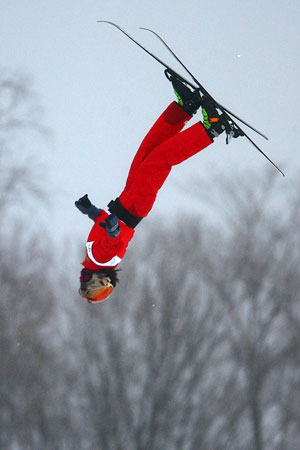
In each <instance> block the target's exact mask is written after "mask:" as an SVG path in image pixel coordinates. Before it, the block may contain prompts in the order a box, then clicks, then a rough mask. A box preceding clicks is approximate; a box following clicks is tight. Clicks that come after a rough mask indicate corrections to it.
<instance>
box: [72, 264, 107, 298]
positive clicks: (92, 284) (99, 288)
mask: <svg viewBox="0 0 300 450" xmlns="http://www.w3.org/2000/svg"><path fill="white" fill-rule="evenodd" d="M113 289H114V287H113V285H112V283H111V279H110V278H109V277H108V276H107V275H106V274H105V273H103V272H92V271H90V270H88V269H82V271H81V273H80V289H79V294H80V295H81V296H82V297H83V298H84V299H85V300H86V301H88V302H89V303H99V302H101V301H103V300H106V299H107V298H108V297H109V296H110V295H111V293H112V291H113Z"/></svg>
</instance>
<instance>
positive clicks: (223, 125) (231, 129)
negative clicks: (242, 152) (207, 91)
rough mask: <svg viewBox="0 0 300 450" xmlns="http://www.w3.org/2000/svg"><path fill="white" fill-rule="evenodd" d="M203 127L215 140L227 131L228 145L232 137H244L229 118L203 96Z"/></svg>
mask: <svg viewBox="0 0 300 450" xmlns="http://www.w3.org/2000/svg"><path fill="white" fill-rule="evenodd" d="M201 106H202V115H203V122H202V124H203V126H204V128H205V130H206V132H207V134H208V135H209V137H210V138H211V139H212V141H213V140H214V138H215V137H218V136H219V135H220V134H221V133H223V131H226V135H227V136H226V143H227V144H228V142H229V139H230V138H231V137H233V138H237V137H239V136H243V133H242V132H241V131H240V130H239V129H238V128H237V127H236V126H235V125H234V124H233V123H232V121H231V120H230V118H229V117H226V116H225V114H219V113H218V110H217V105H216V104H215V103H214V102H213V101H212V100H210V99H209V98H208V97H205V96H203V97H202V99H201Z"/></svg>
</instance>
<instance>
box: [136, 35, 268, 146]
mask: <svg viewBox="0 0 300 450" xmlns="http://www.w3.org/2000/svg"><path fill="white" fill-rule="evenodd" d="M140 30H146V31H150V33H153V34H154V35H155V36H156V37H158V39H159V40H160V41H161V42H162V43H163V45H164V46H165V47H166V48H167V49H168V51H169V52H170V53H171V54H172V55H173V56H174V58H175V59H176V61H178V62H179V64H180V65H181V66H182V67H183V68H184V69H185V71H186V72H187V73H188V74H189V75H190V77H191V78H192V79H193V80H194V82H195V83H196V84H197V86H198V87H199V88H200V89H201V91H202V92H203V93H204V94H205V95H206V96H207V97H209V98H210V99H211V100H213V101H214V103H216V104H217V105H218V107H219V108H220V109H222V110H224V111H226V112H227V113H228V114H230V115H231V116H233V117H235V118H236V119H237V120H239V121H240V122H242V123H243V124H244V125H246V126H247V127H248V128H251V130H253V131H255V132H256V133H257V134H259V135H260V136H262V137H263V138H264V139H266V140H268V138H267V136H266V135H264V134H263V133H262V132H261V131H259V130H257V129H256V128H254V127H253V126H252V125H250V124H249V123H248V122H246V121H245V120H243V119H241V118H240V117H239V116H237V115H236V114H234V113H233V112H232V111H230V110H229V109H227V108H225V106H223V105H221V103H219V102H216V100H215V99H214V98H213V97H212V96H211V95H210V94H209V92H207V90H206V89H205V88H204V87H203V86H202V84H201V83H200V82H199V81H198V80H197V78H196V77H195V76H194V75H193V74H192V72H190V70H189V69H188V68H187V67H186V65H185V64H184V63H183V62H182V61H181V60H180V59H179V58H178V56H177V55H176V54H175V53H174V51H173V50H172V49H171V47H169V45H168V44H167V43H166V41H165V40H164V39H163V38H162V37H161V36H160V35H159V34H158V33H156V31H153V30H150V28H144V27H140Z"/></svg>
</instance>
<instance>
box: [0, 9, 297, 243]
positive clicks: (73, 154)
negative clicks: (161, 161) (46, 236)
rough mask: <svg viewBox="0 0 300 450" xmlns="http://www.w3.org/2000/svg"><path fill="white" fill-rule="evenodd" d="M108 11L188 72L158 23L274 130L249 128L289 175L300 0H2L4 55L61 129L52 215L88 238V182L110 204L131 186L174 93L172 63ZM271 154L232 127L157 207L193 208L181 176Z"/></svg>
mask: <svg viewBox="0 0 300 450" xmlns="http://www.w3.org/2000/svg"><path fill="white" fill-rule="evenodd" d="M99 19H104V20H110V21H114V22H116V23H117V24H119V25H120V26H121V27H122V28H124V29H125V30H127V31H128V32H129V33H130V34H131V35H133V36H134V37H135V38H136V39H138V40H139V41H140V42H141V43H143V44H144V45H145V46H146V47H147V48H149V49H150V50H151V51H153V53H155V54H157V55H158V56H159V57H160V58H161V59H165V60H166V61H167V62H168V63H169V64H170V65H171V66H172V67H174V69H176V70H177V71H178V72H180V73H182V74H184V71H183V69H181V68H180V67H179V66H178V64H177V63H176V62H174V61H173V59H172V57H171V56H170V55H169V54H168V52H167V51H166V49H164V48H163V46H162V44H161V43H160V42H159V41H158V40H157V39H156V38H155V36H153V35H151V34H150V33H147V32H146V31H142V30H139V27H140V26H144V27H148V28H152V29H154V30H156V31H157V32H158V33H160V34H161V35H162V37H163V38H164V39H165V40H166V41H167V42H168V43H169V45H170V46H171V47H172V48H173V49H174V50H175V52H176V53H177V54H178V55H179V56H180V57H181V58H182V59H183V61H184V62H185V64H186V65H187V66H188V67H189V68H190V69H191V71H192V72H194V74H195V75H196V77H197V78H198V79H199V80H200V81H201V82H202V84H203V85H204V86H205V87H206V89H207V90H208V91H209V92H210V93H211V94H212V95H214V96H215V98H216V99H218V100H219V101H220V103H222V104H224V105H225V106H226V107H227V108H229V109H230V110H232V111H234V112H235V113H236V114H238V115H240V116H241V117H243V118H244V119H245V120H247V121H249V122H250V123H252V124H253V125H254V126H256V127H257V128H259V129H261V130H262V131H263V132H265V134H267V136H269V138H270V140H269V141H268V142H267V141H265V140H263V139H262V138H260V137H259V136H256V135H255V134H253V133H252V132H249V134H250V136H251V137H252V138H254V139H255V140H256V142H257V143H258V145H261V147H262V149H263V150H264V151H265V152H266V153H267V154H268V155H269V156H270V157H271V158H272V159H274V161H275V162H276V163H277V164H278V165H280V166H281V167H282V168H283V169H284V170H285V171H286V174H287V176H288V175H289V173H291V172H292V170H293V169H294V168H295V167H297V168H298V167H299V164H300V156H299V155H300V152H299V150H300V148H299V140H300V139H299V138H300V132H299V124H300V120H299V119H300V112H299V111H300V101H299V95H300V76H299V75H300V74H299V68H300V64H299V62H300V58H299V57H300V2H299V0H260V1H254V0H243V1H238V0H223V1H221V0H219V1H215V2H213V3H212V2H208V1H201V0H190V1H189V2H183V1H179V0H177V1H176V0H164V1H161V0H160V1H158V0H152V1H151V2H150V1H149V2H148V1H145V2H140V1H137V0H127V1H121V0H117V1H116V0H111V1H109V2H108V1H100V0H98V1H96V0H94V1H92V0H85V1H82V0H72V1H70V0H69V1H61V0H51V1H46V0H30V1H29V0H27V1H26V0H11V1H4V0H1V14H0V33H1V35H0V37H1V39H0V42H1V44H0V48H1V65H2V67H4V68H8V69H13V70H19V71H21V72H22V73H25V74H27V75H29V76H30V77H31V78H32V80H33V86H34V88H35V90H36V91H37V93H38V94H39V97H40V101H41V103H42V105H43V107H44V110H45V113H44V122H45V123H46V124H47V125H48V126H49V127H50V128H51V130H52V132H53V141H52V142H51V145H50V146H48V147H41V149H42V150H41V151H43V152H45V153H46V152H48V153H47V154H46V163H47V165H48V172H49V178H48V181H46V183H48V184H49V185H48V186H47V188H49V192H51V194H49V197H50V199H49V200H52V202H55V201H56V202H57V208H56V209H54V210H52V212H51V221H55V223H56V224H59V223H60V224H63V228H64V229H65V230H70V229H71V230H73V231H74V232H76V233H79V234H81V235H82V237H83V238H84V239H85V237H86V234H87V232H88V229H89V225H87V223H86V219H85V218H84V217H83V216H81V215H80V213H79V212H77V210H76V209H75V208H74V207H73V203H74V200H76V199H77V198H78V197H80V196H81V195H83V194H85V193H88V194H89V195H90V198H91V199H92V201H93V202H94V203H95V204H96V205H97V206H99V207H105V206H106V204H107V203H108V202H109V200H111V199H112V198H115V197H116V196H117V195H118V194H119V193H120V192H121V190H122V188H123V185H124V182H125V179H126V176H127V172H128V169H129V166H130V162H131V159H132V158H133V156H134V154H135V151H136V150H137V147H138V145H139V143H140V141H141V140H142V139H143V137H144V135H145V133H146V132H147V130H148V129H149V127H150V126H151V125H152V123H153V121H154V120H155V119H156V117H157V116H158V115H159V114H160V113H161V112H162V110H163V109H164V108H165V107H166V106H167V105H168V103H170V102H171V101H172V100H173V99H174V95H173V92H172V88H171V84H170V83H169V82H168V81H167V80H166V78H165V77H164V74H163V68H162V67H161V66H160V65H159V64H158V63H157V62H156V61H154V60H153V59H152V58H150V57H149V56H148V55H147V54H145V53H143V52H142V51H141V50H140V49H139V48H138V47H136V46H135V45H134V44H133V43H132V42H130V41H129V40H127V39H126V38H125V37H124V36H123V35H122V34H121V33H120V32H118V31H117V30H116V29H114V28H112V27H110V26H109V25H106V24H99V23H97V20H99ZM201 118H202V116H201V114H200V113H199V114H198V115H197V116H196V117H195V118H194V119H193V121H196V120H200V119H201ZM32 145H33V146H39V145H40V143H39V142H38V141H36V142H33V144H32ZM268 164H269V163H268V162H267V161H266V160H265V159H264V158H263V157H262V156H261V155H260V154H259V152H257V151H256V150H255V149H254V147H252V146H251V145H250V144H249V143H248V142H247V140H246V139H245V138H240V139H238V140H234V141H233V142H232V143H231V144H230V145H229V146H226V145H225V137H223V136H222V137H220V138H219V139H218V141H217V142H216V143H215V144H214V145H213V146H211V147H210V148H209V149H206V150H205V151H203V152H202V153H200V154H199V155H197V156H195V157H194V158H193V159H191V160H189V161H187V162H185V163H184V164H183V165H181V166H180V167H176V168H175V170H173V172H172V173H171V176H170V178H169V179H168V181H167V183H166V185H165V186H164V188H163V190H162V191H161V193H160V195H159V198H158V200H157V203H156V205H155V209H154V212H153V214H155V213H162V212H163V211H167V212H170V213H171V212H174V211H178V210H179V209H181V208H190V207H191V204H190V203H189V201H188V200H186V199H185V197H184V196H183V195H180V194H179V192H178V188H177V182H178V181H180V180H186V183H187V184H188V181H189V179H190V178H191V177H192V176H194V175H199V177H205V178H209V176H210V174H212V173H213V171H214V170H215V169H216V168H218V170H221V171H224V173H225V172H226V174H228V173H231V172H232V176H233V177H234V176H235V173H236V172H237V171H239V172H240V171H242V172H245V176H247V175H248V171H249V168H255V169H257V170H260V169H262V168H264V167H266V166H268ZM278 176H279V177H280V175H279V174H278ZM284 181H285V180H284V178H282V182H283V183H284Z"/></svg>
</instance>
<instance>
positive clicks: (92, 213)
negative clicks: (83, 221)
mask: <svg viewBox="0 0 300 450" xmlns="http://www.w3.org/2000/svg"><path fill="white" fill-rule="evenodd" d="M75 206H76V208H78V209H79V211H80V212H82V214H87V215H88V216H89V218H90V219H92V220H94V219H95V218H96V217H97V216H99V214H100V212H101V209H99V208H97V207H96V206H95V205H92V203H91V201H90V199H89V198H88V194H85V195H84V196H83V197H81V198H80V199H79V200H77V201H76V202H75Z"/></svg>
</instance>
